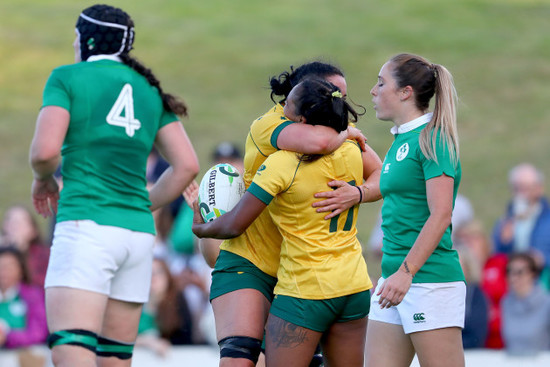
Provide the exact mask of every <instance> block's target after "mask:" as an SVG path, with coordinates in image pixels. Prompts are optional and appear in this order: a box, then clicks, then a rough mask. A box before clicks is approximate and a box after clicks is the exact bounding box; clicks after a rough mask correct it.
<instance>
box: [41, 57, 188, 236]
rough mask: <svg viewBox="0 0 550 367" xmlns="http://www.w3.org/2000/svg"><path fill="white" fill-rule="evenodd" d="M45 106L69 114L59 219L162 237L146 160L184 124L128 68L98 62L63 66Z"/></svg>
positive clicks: (53, 80)
mask: <svg viewBox="0 0 550 367" xmlns="http://www.w3.org/2000/svg"><path fill="white" fill-rule="evenodd" d="M46 106H58V107H62V108H64V109H66V110H67V111H69V113H70V123H69V127H68V131H67V135H66V136H65V140H64V142H63V147H62V149H61V155H62V157H63V163H62V167H61V174H62V176H63V190H62V191H61V198H60V201H59V209H58V213H57V221H58V222H61V221H66V220H83V219H89V220H93V221H94V222H96V223H98V224H100V225H110V226H116V227H121V228H127V229H130V230H133V231H139V232H146V233H155V228H154V222H153V218H152V215H151V211H150V210H149V206H150V205H151V203H150V201H149V195H148V191H147V190H146V178H145V169H146V162H147V156H148V155H149V152H150V151H151V148H152V146H153V142H154V140H155V137H156V135H157V131H158V130H159V129H160V128H161V127H163V126H164V125H166V124H168V123H171V122H174V121H178V118H177V117H176V115H174V114H173V113H171V112H167V111H166V110H165V109H164V107H163V104H162V100H161V97H160V94H159V92H158V90H157V89H156V88H155V87H153V86H151V85H150V84H149V83H148V82H147V79H146V78H145V77H143V76H142V75H140V74H139V73H137V72H136V71H135V70H133V69H132V68H130V67H128V66H127V65H125V64H123V63H121V62H118V61H116V60H113V59H109V58H96V61H88V62H80V63H76V64H72V65H65V66H61V67H59V68H56V69H55V70H54V71H53V72H52V74H51V75H50V77H49V79H48V82H47V83H46V87H45V89H44V102H43V105H42V107H46Z"/></svg>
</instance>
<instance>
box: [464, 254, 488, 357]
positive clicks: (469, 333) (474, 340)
mask: <svg viewBox="0 0 550 367" xmlns="http://www.w3.org/2000/svg"><path fill="white" fill-rule="evenodd" d="M457 251H458V255H459V259H460V265H461V266H462V271H463V272H464V277H465V278H466V313H465V320H464V329H462V344H463V345H464V349H471V348H483V347H484V346H485V341H486V339H487V334H488V330H489V301H488V299H487V296H486V295H485V293H484V292H483V289H482V288H481V286H480V280H481V272H482V265H481V263H480V261H479V259H477V258H476V256H475V254H474V253H473V252H472V251H471V250H470V248H468V247H466V246H461V247H459V248H458V249H457Z"/></svg>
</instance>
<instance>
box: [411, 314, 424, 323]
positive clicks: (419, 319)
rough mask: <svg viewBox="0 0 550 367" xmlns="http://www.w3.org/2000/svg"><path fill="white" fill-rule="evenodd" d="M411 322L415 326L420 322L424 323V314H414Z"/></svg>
mask: <svg viewBox="0 0 550 367" xmlns="http://www.w3.org/2000/svg"><path fill="white" fill-rule="evenodd" d="M413 320H414V323H415V324H418V323H420V322H426V318H425V317H424V312H419V313H415V314H414V315H413Z"/></svg>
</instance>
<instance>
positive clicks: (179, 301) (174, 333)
mask: <svg viewBox="0 0 550 367" xmlns="http://www.w3.org/2000/svg"><path fill="white" fill-rule="evenodd" d="M192 328H193V324H192V318H191V313H190V312H189V307H188V305H187V301H186V300H185V298H184V297H183V293H182V292H181V291H180V289H179V288H178V284H177V282H176V280H175V279H174V278H173V276H172V274H171V272H170V269H169V268H168V265H167V264H166V262H165V261H164V260H162V259H159V258H155V259H154V260H153V272H152V277H151V289H150V292H149V301H147V303H145V305H144V306H143V312H142V315H141V319H140V322H139V331H138V333H139V334H138V338H137V340H136V345H140V346H143V347H146V348H150V349H151V350H153V351H154V352H155V353H156V354H158V355H160V356H165V355H166V353H167V352H168V351H169V349H170V345H182V344H192V343H193V340H192Z"/></svg>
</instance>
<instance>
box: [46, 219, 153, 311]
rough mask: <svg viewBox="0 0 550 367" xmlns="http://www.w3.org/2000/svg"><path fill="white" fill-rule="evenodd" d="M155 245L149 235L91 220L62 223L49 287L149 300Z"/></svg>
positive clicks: (55, 240)
mask: <svg viewBox="0 0 550 367" xmlns="http://www.w3.org/2000/svg"><path fill="white" fill-rule="evenodd" d="M154 241H155V236H153V235H152V234H150V233H144V232H135V231H131V230H129V229H125V228H120V227H114V226H104V225H99V224H97V223H95V222H93V221H91V220H76V221H64V222H60V223H57V224H56V226H55V231H54V238H53V244H52V248H51V254H50V261H49V264H48V272H47V273H46V281H45V288H49V287H70V288H77V289H83V290H88V291H92V292H97V293H101V294H105V295H107V296H108V297H109V298H113V299H117V300H121V301H126V302H137V303H144V302H147V300H148V298H149V288H150V285H151V271H152V262H153V245H154Z"/></svg>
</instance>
